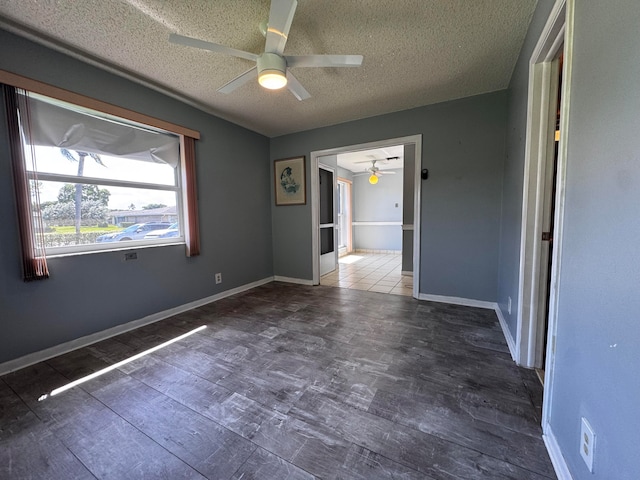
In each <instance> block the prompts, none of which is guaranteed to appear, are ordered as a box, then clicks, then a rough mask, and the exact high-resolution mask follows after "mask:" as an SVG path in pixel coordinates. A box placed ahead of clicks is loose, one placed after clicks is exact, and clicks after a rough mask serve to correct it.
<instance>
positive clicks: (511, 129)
mask: <svg viewBox="0 0 640 480" xmlns="http://www.w3.org/2000/svg"><path fill="white" fill-rule="evenodd" d="M553 4H554V2H553V1H552V0H540V1H539V2H538V6H537V7H536V11H535V13H534V16H533V19H532V20H531V24H530V25H529V31H528V33H527V36H526V38H525V41H524V45H523V46H522V50H521V52H520V56H519V57H518V62H517V63H516V66H515V69H514V71H513V75H512V76H511V82H510V84H509V97H508V120H507V125H508V127H507V128H508V135H507V152H506V153H507V154H506V160H505V162H504V171H503V190H502V212H501V233H500V263H499V265H500V266H499V271H498V272H499V273H498V305H499V307H500V309H501V311H502V315H503V316H504V318H505V320H506V322H507V325H508V326H509V330H510V332H511V336H512V337H513V338H514V339H515V338H516V330H517V322H518V318H517V311H518V278H519V266H520V229H521V222H522V187H523V178H524V177H523V175H524V149H525V140H526V138H525V137H526V131H527V101H528V97H527V89H528V88H529V61H530V59H531V54H532V53H533V49H534V48H535V46H536V43H538V39H539V38H540V33H541V32H542V29H543V28H544V25H545V23H546V22H547V18H548V17H549V13H550V12H551V9H552V8H553ZM509 297H511V301H512V303H511V315H509V312H508V310H507V304H508V299H509Z"/></svg>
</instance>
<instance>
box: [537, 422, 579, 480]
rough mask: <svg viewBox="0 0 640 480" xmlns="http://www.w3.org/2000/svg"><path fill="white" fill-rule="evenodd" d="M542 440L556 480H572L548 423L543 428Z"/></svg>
mask: <svg viewBox="0 0 640 480" xmlns="http://www.w3.org/2000/svg"><path fill="white" fill-rule="evenodd" d="M542 440H544V444H545V446H546V447H547V452H548V453H549V458H550V459H551V464H552V465H553V469H554V470H555V472H556V476H557V477H558V480H573V477H572V476H571V471H570V470H569V466H568V465H567V461H566V460H565V459H564V456H563V455H562V450H561V449H560V445H558V441H557V440H556V436H555V435H554V434H553V430H551V425H549V424H548V423H547V424H546V425H545V426H544V427H543V434H542Z"/></svg>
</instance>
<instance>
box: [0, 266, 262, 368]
mask: <svg viewBox="0 0 640 480" xmlns="http://www.w3.org/2000/svg"><path fill="white" fill-rule="evenodd" d="M273 280H274V277H267V278H263V279H262V280H257V281H255V282H251V283H247V284H246V285H241V286H239V287H236V288H232V289H230V290H226V291H224V292H221V293H217V294H215V295H211V296H209V297H205V298H201V299H199V300H195V301H193V302H189V303H185V304H184V305H179V306H177V307H174V308H170V309H168V310H164V311H162V312H158V313H154V314H152V315H148V316H146V317H143V318H139V319H138V320H133V321H131V322H127V323H124V324H122V325H116V326H115V327H111V328H108V329H106V330H102V331H100V332H96V333H92V334H91V335H86V336H84V337H80V338H76V339H75V340H71V341H69V342H65V343H61V344H60V345H56V346H54V347H50V348H46V349H44V350H40V351H39V352H34V353H30V354H28V355H24V356H23V357H20V358H16V359H14V360H9V361H8V362H5V363H2V364H0V375H4V374H6V373H10V372H14V371H16V370H20V369H21V368H25V367H28V366H29V365H33V364H35V363H38V362H42V361H44V360H48V359H50V358H53V357H57V356H58V355H64V354H65V353H69V352H71V351H73V350H77V349H78V348H83V347H86V346H88V345H91V344H93V343H96V342H100V341H102V340H106V339H107V338H111V337H115V336H116V335H120V334H121V333H125V332H129V331H131V330H135V329H136V328H140V327H143V326H145V325H149V324H150V323H154V322H158V321H160V320H164V319H165V318H169V317H172V316H173V315H177V314H179V313H183V312H186V311H188V310H192V309H194V308H197V307H201V306H202V305H206V304H207V303H211V302H215V301H218V300H221V299H223V298H226V297H230V296H231V295H235V294H236V293H241V292H245V291H247V290H251V289H252V288H256V287H259V286H260V285H265V284H267V283H270V282H272V281H273Z"/></svg>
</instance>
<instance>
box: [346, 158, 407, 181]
mask: <svg viewBox="0 0 640 480" xmlns="http://www.w3.org/2000/svg"><path fill="white" fill-rule="evenodd" d="M399 158H400V157H387V158H382V159H377V160H364V161H361V162H355V163H369V162H371V166H370V167H369V168H367V169H366V170H365V171H364V172H363V173H356V174H354V175H353V176H354V177H358V176H360V175H369V183H370V184H371V185H375V184H376V183H378V177H379V176H380V175H395V174H396V172H385V171H382V170H380V169H379V168H378V167H376V162H383V161H389V160H398V159H399Z"/></svg>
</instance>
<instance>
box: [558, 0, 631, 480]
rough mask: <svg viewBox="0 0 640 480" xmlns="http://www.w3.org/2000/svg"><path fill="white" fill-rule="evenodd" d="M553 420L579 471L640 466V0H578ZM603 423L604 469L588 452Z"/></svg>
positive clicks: (599, 452)
mask: <svg viewBox="0 0 640 480" xmlns="http://www.w3.org/2000/svg"><path fill="white" fill-rule="evenodd" d="M575 3H576V7H575V36H574V58H573V81H572V83H571V107H570V114H569V131H568V133H567V137H566V140H567V142H568V156H567V175H566V181H567V183H566V204H565V210H564V212H565V218H564V239H563V243H562V247H561V248H562V265H561V273H560V285H559V292H560V298H559V308H558V331H557V341H556V370H555V372H556V374H555V379H554V383H553V399H552V408H551V426H552V428H553V431H554V433H555V435H556V438H557V440H558V443H559V445H560V447H561V449H562V452H563V454H564V456H565V459H566V460H567V463H568V465H569V468H570V469H571V473H572V475H573V477H574V479H576V480H579V479H587V478H588V479H598V480H600V479H603V480H604V479H613V478H615V479H637V478H640V455H638V445H639V443H640V435H639V432H640V407H639V402H638V399H639V398H640V353H639V346H640V321H638V315H639V314H638V312H640V293H639V291H640V249H639V248H638V245H639V243H640V242H639V240H640V135H639V132H640V83H639V82H638V79H640V33H639V30H638V25H639V24H640V2H638V1H637V0H615V1H614V0H612V1H609V2H575ZM582 416H584V417H586V418H587V419H588V420H589V422H590V423H591V425H592V427H593V428H594V430H595V433H596V449H595V457H594V469H595V471H594V474H590V473H589V472H588V471H587V469H586V467H585V466H584V463H583V462H582V459H581V457H580V455H579V453H578V448H577V445H578V441H579V436H580V417H582Z"/></svg>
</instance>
